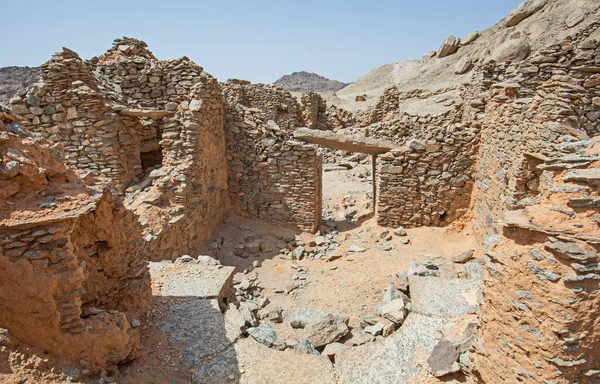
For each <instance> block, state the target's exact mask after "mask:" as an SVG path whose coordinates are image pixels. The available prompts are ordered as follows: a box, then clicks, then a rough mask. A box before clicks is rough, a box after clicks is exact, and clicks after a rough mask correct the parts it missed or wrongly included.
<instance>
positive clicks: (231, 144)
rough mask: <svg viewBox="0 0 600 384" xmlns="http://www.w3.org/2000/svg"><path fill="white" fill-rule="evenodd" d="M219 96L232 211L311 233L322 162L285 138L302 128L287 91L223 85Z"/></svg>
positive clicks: (311, 149)
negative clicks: (222, 101)
mask: <svg viewBox="0 0 600 384" xmlns="http://www.w3.org/2000/svg"><path fill="white" fill-rule="evenodd" d="M223 93H224V95H225V100H226V108H227V112H226V120H225V134H226V137H227V160H228V162H229V175H228V176H229V196H230V199H231V202H232V205H233V208H234V210H235V211H236V212H237V213H239V214H241V215H244V216H250V217H259V218H261V219H263V220H265V221H269V222H274V223H281V224H286V223H295V224H296V226H297V227H298V228H299V229H301V230H304V231H307V232H313V231H314V230H315V229H316V227H317V226H318V224H319V220H320V216H321V190H320V188H321V177H322V170H321V167H322V160H321V158H320V156H318V155H317V149H316V147H314V146H312V145H307V144H304V143H302V142H299V141H296V140H293V139H292V137H291V133H292V131H293V130H294V128H297V127H301V126H303V125H304V120H303V117H302V113H301V106H300V105H299V104H298V102H297V101H296V100H295V99H294V98H292V96H291V94H290V93H289V92H287V91H283V90H280V89H277V88H275V87H272V86H267V85H262V84H250V83H248V82H244V81H240V80H230V81H228V82H227V83H226V84H224V86H223ZM250 106H252V107H250Z"/></svg>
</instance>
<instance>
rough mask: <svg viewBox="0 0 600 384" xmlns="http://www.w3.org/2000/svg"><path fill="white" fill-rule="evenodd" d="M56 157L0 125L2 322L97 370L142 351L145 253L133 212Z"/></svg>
mask: <svg viewBox="0 0 600 384" xmlns="http://www.w3.org/2000/svg"><path fill="white" fill-rule="evenodd" d="M61 159H62V153H60V152H59V150H58V149H56V147H50V143H44V142H41V143H38V142H37V141H33V140H32V139H30V138H28V137H27V133H26V132H25V131H23V130H22V129H21V128H20V127H19V126H17V125H16V124H9V125H8V130H6V126H5V125H3V124H2V122H0V192H1V194H2V199H1V202H0V277H1V278H0V306H1V307H2V308H3V309H4V310H3V311H1V312H0V326H2V327H6V328H8V329H9V330H10V332H11V333H12V334H13V335H14V336H15V337H16V338H17V339H19V340H20V341H22V342H25V343H27V344H30V345H34V346H36V347H38V348H41V349H43V350H45V351H48V352H50V353H52V354H53V355H55V356H59V357H61V358H65V359H67V364H70V363H71V362H78V363H79V364H80V365H81V366H83V367H84V368H85V369H87V370H88V371H89V372H92V373H94V372H99V371H101V370H102V369H105V368H107V367H112V366H115V365H116V364H118V363H120V362H124V361H129V360H131V359H133V358H135V357H137V356H138V355H139V353H140V348H139V335H138V331H137V329H136V327H135V326H134V325H132V324H134V323H135V321H134V320H136V321H137V319H139V318H141V315H142V314H143V313H144V311H145V309H146V306H147V304H148V300H149V297H150V276H149V273H148V270H147V267H146V257H147V254H146V250H145V249H144V248H143V246H142V244H141V241H140V240H141V238H139V239H138V240H137V241H136V239H135V238H129V236H130V235H133V236H134V237H135V235H136V234H138V235H141V228H140V226H139V223H137V220H136V219H135V217H134V216H133V215H132V214H131V213H130V212H128V211H127V210H126V209H125V207H124V206H123V205H122V203H120V202H119V201H118V200H114V198H112V197H111V196H110V195H109V194H108V193H106V192H102V191H99V190H94V189H91V188H89V187H86V186H84V185H83V181H82V180H81V179H79V178H78V177H77V176H76V175H75V174H74V173H72V172H71V171H69V170H67V168H65V167H64V165H63V163H62V161H61Z"/></svg>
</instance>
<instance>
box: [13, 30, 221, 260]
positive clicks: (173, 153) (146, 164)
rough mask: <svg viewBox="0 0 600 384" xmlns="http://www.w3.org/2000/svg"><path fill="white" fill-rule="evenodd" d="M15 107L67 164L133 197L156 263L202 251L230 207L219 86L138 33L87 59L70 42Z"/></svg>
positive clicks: (200, 70)
mask: <svg viewBox="0 0 600 384" xmlns="http://www.w3.org/2000/svg"><path fill="white" fill-rule="evenodd" d="M11 103H12V108H13V111H14V112H15V113H16V114H17V116H18V117H19V120H20V122H21V123H22V125H23V126H24V127H25V128H26V129H28V130H29V131H31V132H32V133H33V134H34V135H35V136H37V137H41V138H45V139H48V140H50V141H52V142H57V143H63V144H64V146H65V151H66V158H65V161H66V163H67V164H68V165H69V166H71V167H72V168H74V169H80V170H85V171H89V172H90V174H91V175H93V176H95V177H97V178H98V179H99V181H100V182H101V183H103V184H105V185H108V186H110V187H112V188H115V190H116V191H117V193H121V194H126V195H127V196H126V204H127V205H128V207H129V208H131V209H132V210H134V211H135V213H136V214H137V215H138V216H139V221H140V223H141V224H142V227H143V236H142V237H143V238H144V239H145V241H146V242H148V243H149V252H150V258H151V259H153V260H162V259H168V258H176V257H178V256H180V255H181V254H182V253H197V252H199V250H200V248H201V246H202V245H203V244H204V242H205V241H206V240H207V239H208V238H209V237H210V235H211V234H212V232H213V230H214V229H215V228H216V226H217V224H218V223H220V221H221V220H222V218H223V216H224V215H225V213H226V212H227V210H228V204H229V203H228V196H227V192H226V191H227V176H226V175H227V167H226V163H227V161H226V159H225V136H224V132H223V100H222V96H221V90H220V87H219V84H218V82H217V81H216V79H214V78H213V77H212V76H210V75H209V74H207V73H206V72H204V70H203V68H202V67H200V66H198V65H197V64H195V63H193V62H192V61H190V60H189V59H188V58H186V57H183V58H180V59H175V60H166V61H160V60H157V59H156V57H154V55H153V54H152V53H151V52H150V51H148V49H147V46H146V44H145V43H144V42H141V41H139V40H136V39H131V38H123V39H116V40H115V42H114V44H113V47H112V48H111V49H110V50H109V51H108V52H107V53H105V54H104V55H102V56H100V57H97V58H93V59H92V60H90V61H83V60H82V59H80V58H79V56H78V55H77V54H76V53H75V52H72V51H70V50H68V49H66V48H65V49H63V51H62V52H61V53H58V54H56V55H54V56H53V58H52V59H51V60H50V61H49V62H48V63H46V64H44V65H43V66H42V82H41V83H39V84H37V85H36V86H35V87H33V88H32V89H30V90H29V92H25V93H21V95H20V96H17V97H15V98H13V99H12V101H11ZM187 207H195V209H187Z"/></svg>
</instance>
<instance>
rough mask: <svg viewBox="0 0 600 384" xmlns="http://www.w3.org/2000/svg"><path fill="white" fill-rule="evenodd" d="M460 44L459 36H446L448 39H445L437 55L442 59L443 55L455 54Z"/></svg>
mask: <svg viewBox="0 0 600 384" xmlns="http://www.w3.org/2000/svg"><path fill="white" fill-rule="evenodd" d="M459 45H460V39H459V38H456V37H454V36H448V38H446V40H444V42H443V43H442V45H441V46H440V49H439V50H438V53H437V56H438V57H439V58H440V59H441V58H443V57H446V56H450V55H451V54H453V53H454V52H456V51H457V50H458V47H459Z"/></svg>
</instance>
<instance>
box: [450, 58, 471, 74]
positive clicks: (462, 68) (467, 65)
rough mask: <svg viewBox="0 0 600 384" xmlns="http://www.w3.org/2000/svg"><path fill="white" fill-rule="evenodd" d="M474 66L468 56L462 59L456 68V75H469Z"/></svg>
mask: <svg viewBox="0 0 600 384" xmlns="http://www.w3.org/2000/svg"><path fill="white" fill-rule="evenodd" d="M472 66H473V61H471V58H470V57H468V56H465V57H463V58H461V59H460V60H459V61H458V62H457V63H456V65H455V66H454V73H455V74H457V75H462V74H464V73H467V72H468V71H469V70H470V69H471V67H472Z"/></svg>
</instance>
